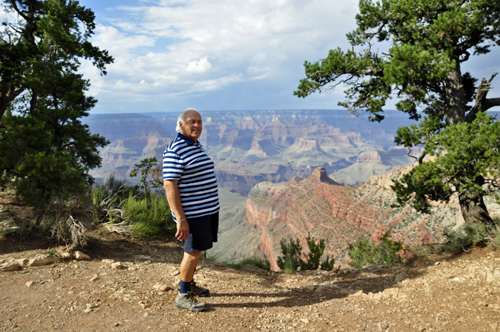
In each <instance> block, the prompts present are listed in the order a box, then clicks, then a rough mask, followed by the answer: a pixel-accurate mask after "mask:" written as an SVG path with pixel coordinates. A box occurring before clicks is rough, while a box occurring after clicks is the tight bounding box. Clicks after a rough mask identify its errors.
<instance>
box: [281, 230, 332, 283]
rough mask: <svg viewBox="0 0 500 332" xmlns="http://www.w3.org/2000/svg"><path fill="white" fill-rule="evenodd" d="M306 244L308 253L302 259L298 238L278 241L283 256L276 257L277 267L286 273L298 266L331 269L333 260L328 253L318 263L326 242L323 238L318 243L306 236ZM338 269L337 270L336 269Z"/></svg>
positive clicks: (309, 268)
mask: <svg viewBox="0 0 500 332" xmlns="http://www.w3.org/2000/svg"><path fill="white" fill-rule="evenodd" d="M306 242H307V246H308V247H309V253H308V254H307V255H306V257H307V260H303V259H302V256H303V253H302V246H301V245H300V240H299V239H296V240H295V241H294V240H293V239H289V240H288V243H287V242H286V240H284V239H283V240H281V241H280V246H281V253H282V255H283V256H281V257H278V262H277V263H278V266H279V268H280V269H281V270H282V271H283V272H284V273H287V274H291V273H293V272H295V271H296V270H297V268H299V267H300V269H301V270H317V269H318V268H321V269H322V270H325V271H332V270H333V268H334V263H335V260H334V259H333V258H330V257H329V256H328V255H327V256H326V259H325V260H324V261H323V262H322V263H320V261H321V256H323V253H324V252H325V247H326V243H325V240H323V239H321V240H320V241H319V242H318V243H316V240H315V239H314V237H311V236H307V238H306ZM337 271H338V270H337Z"/></svg>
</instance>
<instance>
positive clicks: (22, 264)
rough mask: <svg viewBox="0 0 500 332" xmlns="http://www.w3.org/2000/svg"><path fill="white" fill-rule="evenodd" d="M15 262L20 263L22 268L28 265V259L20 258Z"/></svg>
mask: <svg viewBox="0 0 500 332" xmlns="http://www.w3.org/2000/svg"><path fill="white" fill-rule="evenodd" d="M14 261H15V262H18V263H19V265H20V266H24V265H26V264H27V263H28V259H27V258H19V259H15V260H14Z"/></svg>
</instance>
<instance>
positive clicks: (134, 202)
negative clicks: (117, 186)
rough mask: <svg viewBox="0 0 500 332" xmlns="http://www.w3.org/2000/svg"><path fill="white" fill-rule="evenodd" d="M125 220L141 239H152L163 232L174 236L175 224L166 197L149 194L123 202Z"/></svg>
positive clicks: (131, 197) (130, 197) (132, 197)
mask: <svg viewBox="0 0 500 332" xmlns="http://www.w3.org/2000/svg"><path fill="white" fill-rule="evenodd" d="M122 206H123V210H124V214H123V219H124V220H127V221H129V222H130V223H131V224H132V226H133V229H134V232H135V233H136V234H137V235H138V236H139V237H141V238H151V237H154V236H156V235H159V234H160V233H162V232H166V233H170V234H173V233H174V232H175V223H174V220H173V218H172V214H171V213H170V206H169V205H168V201H167V199H166V197H165V196H164V195H159V194H157V193H149V194H148V195H147V196H145V197H143V198H135V197H134V196H132V195H130V196H129V198H128V199H127V200H125V201H124V202H123V205H122Z"/></svg>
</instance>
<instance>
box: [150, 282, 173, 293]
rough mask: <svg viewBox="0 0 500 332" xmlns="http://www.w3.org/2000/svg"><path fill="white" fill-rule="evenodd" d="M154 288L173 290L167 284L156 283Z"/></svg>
mask: <svg viewBox="0 0 500 332" xmlns="http://www.w3.org/2000/svg"><path fill="white" fill-rule="evenodd" d="M153 289H155V290H157V291H160V292H166V291H169V290H171V289H172V288H170V287H169V286H167V285H162V284H156V285H154V286H153Z"/></svg>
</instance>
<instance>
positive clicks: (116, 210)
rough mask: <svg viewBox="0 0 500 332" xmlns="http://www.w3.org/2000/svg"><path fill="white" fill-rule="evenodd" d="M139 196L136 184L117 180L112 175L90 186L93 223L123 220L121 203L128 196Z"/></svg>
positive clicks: (140, 194)
mask: <svg viewBox="0 0 500 332" xmlns="http://www.w3.org/2000/svg"><path fill="white" fill-rule="evenodd" d="M131 195H132V196H134V197H141V196H143V195H142V193H141V192H140V191H139V188H138V187H137V186H131V185H130V184H129V183H128V182H127V181H122V180H117V179H116V178H115V177H114V176H113V175H111V176H110V177H109V178H108V179H106V180H105V181H104V182H103V183H102V184H96V185H94V188H92V206H93V213H94V222H95V223H105V222H111V223H119V222H121V221H122V220H123V213H124V211H123V208H122V204H123V202H124V201H125V200H127V199H128V198H129V197H130V196H131Z"/></svg>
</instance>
